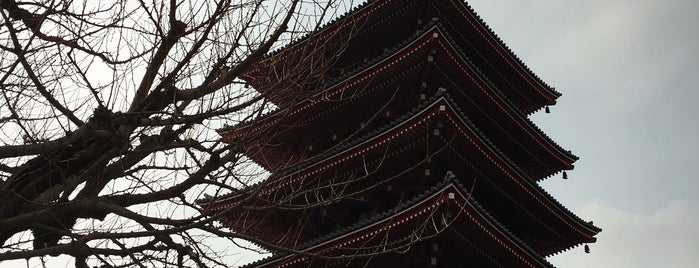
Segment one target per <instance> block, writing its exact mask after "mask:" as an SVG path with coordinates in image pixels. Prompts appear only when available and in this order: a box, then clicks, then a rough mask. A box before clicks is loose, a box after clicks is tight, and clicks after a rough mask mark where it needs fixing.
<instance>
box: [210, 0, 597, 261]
mask: <svg viewBox="0 0 699 268" xmlns="http://www.w3.org/2000/svg"><path fill="white" fill-rule="evenodd" d="M411 25H412V26H411ZM314 64H316V65H314ZM243 78H244V79H245V80H246V81H247V82H248V83H249V84H250V85H252V86H253V87H254V88H255V89H256V90H258V91H259V92H260V93H261V94H263V95H264V96H265V97H266V98H267V99H268V100H270V101H271V102H273V103H275V104H276V105H278V106H279V108H278V109H277V110H275V111H273V112H271V113H269V114H267V115H264V116H262V117H260V118H257V119H255V120H254V121H251V122H246V123H243V124H239V125H237V126H233V127H227V128H224V129H222V130H221V131H220V133H221V135H222V136H223V141H224V142H228V143H233V144H237V145H239V148H242V150H243V152H244V153H245V154H246V156H248V157H249V158H251V159H252V160H253V161H255V162H256V163H258V164H259V165H260V166H262V167H263V168H265V169H267V170H268V171H270V172H271V173H272V174H271V176H270V177H269V178H268V179H266V180H265V181H264V182H262V183H260V184H256V185H250V186H248V187H246V188H244V189H241V191H237V192H236V193H235V194H229V195H224V196H218V197H215V198H214V199H208V200H202V201H201V202H200V204H201V205H202V209H203V210H204V211H206V212H207V213H224V212H225V216H224V217H223V218H222V219H221V220H222V221H223V222H225V223H226V224H227V225H228V226H229V227H230V228H232V229H233V230H235V231H236V232H238V233H240V234H244V235H247V236H255V237H256V238H257V239H258V240H259V241H261V242H264V244H268V245H277V246H276V247H274V248H270V250H271V251H273V253H274V255H273V257H271V258H269V259H266V260H264V261H262V262H259V263H256V264H253V265H252V266H254V267H302V266H303V267H306V266H309V265H314V266H315V265H316V264H317V265H325V266H337V265H343V266H353V267H354V266H358V267H359V266H361V267H364V265H365V264H367V263H368V264H370V265H371V266H381V265H383V266H385V265H389V266H415V265H418V264H419V263H422V264H425V265H428V264H432V265H434V264H435V262H438V263H442V264H445V263H446V266H451V265H455V264H457V263H471V264H474V265H476V266H479V267H480V266H485V267H491V266H492V267H512V266H515V267H520V266H523V267H549V266H550V264H548V263H547V262H546V261H545V260H544V259H543V258H544V257H546V256H550V255H552V254H555V253H558V252H560V251H564V250H567V249H570V248H572V247H575V246H577V245H580V244H583V243H591V242H594V241H595V240H596V238H595V235H596V234H597V233H598V232H600V231H601V230H600V229H599V228H598V227H596V226H594V225H592V223H591V222H586V221H584V220H582V219H580V218H579V217H577V216H576V215H575V214H573V213H572V212H571V211H569V210H568V209H567V208H565V207H564V206H563V205H562V204H560V203H559V202H558V201H556V200H555V199H554V198H553V197H552V196H551V195H550V194H548V193H547V192H546V191H545V190H544V189H543V188H541V187H540V186H539V185H538V181H540V180H543V179H545V178H547V177H549V176H551V175H553V174H555V173H558V172H561V171H563V170H570V169H573V163H574V162H575V161H576V160H577V157H576V156H575V155H573V154H572V153H570V151H567V150H565V149H563V148H562V147H561V146H559V145H557V144H556V143H555V142H554V141H552V140H551V139H550V138H549V137H548V136H547V135H546V134H544V133H543V132H542V131H541V130H540V129H539V128H538V127H536V125H535V124H534V123H532V122H531V121H530V120H529V119H528V117H527V115H528V114H530V113H532V112H534V111H536V110H538V109H540V108H542V107H544V106H547V105H553V104H555V99H556V98H557V97H558V96H560V94H559V93H558V92H556V91H555V90H553V89H552V88H550V87H549V86H547V85H546V84H545V83H543V82H542V81H541V80H540V79H539V78H538V77H537V76H536V75H534V74H533V73H532V72H531V71H530V70H529V69H528V68H527V67H526V66H525V65H524V64H523V63H522V62H521V61H520V60H519V59H518V58H517V57H516V56H514V54H513V53H512V52H511V51H510V50H509V49H508V48H507V47H506V46H505V45H504V44H502V42H501V41H500V39H498V38H497V36H496V35H495V34H494V33H493V32H492V31H490V29H489V28H488V27H487V26H485V24H484V23H483V22H482V21H481V20H480V18H479V17H478V16H477V15H475V13H474V12H473V10H471V8H470V7H468V5H467V4H465V3H464V2H462V1H460V0H442V1H430V0H376V1H369V2H366V3H365V4H363V5H361V6H360V7H358V8H356V9H354V10H353V11H351V12H350V13H348V14H347V15H345V16H343V17H341V18H340V19H338V20H336V21H334V22H333V23H331V24H328V25H326V26H324V27H323V28H322V29H321V30H319V31H317V32H315V33H313V34H311V35H309V36H308V37H306V38H304V39H302V40H299V41H297V42H295V43H292V44H291V45H289V46H287V47H285V48H284V49H283V50H280V51H278V52H275V53H272V54H271V55H269V56H268V57H267V58H266V59H265V60H263V61H262V62H260V63H258V64H256V65H254V66H253V67H252V68H251V69H250V70H248V71H247V72H246V73H245V75H244V76H243ZM300 78H302V79H300ZM289 79H291V80H293V83H291V82H289ZM452 172H453V173H456V174H459V177H458V178H455V177H454V176H453V173H452ZM444 177H446V178H447V179H446V180H442V179H441V178H444ZM462 185H465V186H466V188H467V189H469V190H468V191H466V190H465V189H466V188H464V187H463V186H462ZM445 196H447V197H445ZM475 200H478V202H475ZM382 211H383V212H384V213H381V212H382ZM427 222H431V223H440V222H441V223H443V224H442V225H439V224H437V225H435V224H432V225H428V224H422V225H421V224H420V223H427ZM440 245H441V246H440ZM445 245H456V246H454V247H453V248H452V247H445ZM433 247H437V248H439V250H437V249H434V250H430V248H433ZM279 248H287V249H288V250H286V251H284V250H279ZM401 253H409V254H408V255H409V256H411V258H404V257H399V255H400V254H401ZM343 256H345V257H343ZM346 256H352V257H346Z"/></svg>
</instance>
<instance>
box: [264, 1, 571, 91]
mask: <svg viewBox="0 0 699 268" xmlns="http://www.w3.org/2000/svg"><path fill="white" fill-rule="evenodd" d="M379 1H381V0H367V1H365V2H364V3H362V4H360V5H358V6H356V7H354V8H353V9H352V10H350V11H349V12H347V13H345V14H343V15H341V16H339V17H337V18H335V19H333V20H331V21H329V22H328V23H326V24H324V25H323V26H321V27H320V28H319V29H318V30H316V31H314V32H311V33H309V34H307V35H306V36H303V37H301V38H298V39H296V40H294V41H292V42H290V43H289V44H287V45H285V46H282V47H280V48H278V49H276V50H275V51H273V52H271V53H268V55H267V57H272V56H274V55H277V54H280V53H281V52H283V51H284V50H286V49H288V48H290V47H293V46H296V45H298V44H300V43H303V42H305V41H306V40H308V39H309V38H310V37H311V36H314V35H315V34H318V33H320V32H322V31H324V30H325V29H326V28H329V27H330V26H332V25H334V24H335V23H338V22H339V21H342V20H344V19H345V18H347V17H349V16H351V15H354V14H356V13H358V12H360V10H362V9H364V8H367V7H369V6H371V5H372V4H374V3H376V2H379ZM431 1H435V0H431ZM460 2H461V3H462V4H463V5H464V7H466V9H467V10H468V11H469V12H470V13H471V14H473V16H474V17H475V18H476V19H477V20H478V22H479V23H480V24H481V25H483V28H485V29H486V30H487V31H488V33H489V34H490V35H491V36H493V37H494V38H495V40H496V41H497V43H498V44H499V45H500V46H501V47H502V48H503V49H505V51H507V53H508V54H510V55H511V56H512V58H513V59H515V61H517V63H518V64H519V65H520V66H522V67H523V68H524V69H525V70H526V71H527V72H528V73H529V74H530V75H531V76H532V77H534V78H535V79H536V80H537V82H539V83H540V84H541V85H543V86H544V87H545V88H546V89H548V90H550V91H551V92H553V93H554V94H555V95H556V96H561V93H560V92H558V91H556V90H555V89H554V88H553V87H551V86H549V85H548V84H547V83H546V82H544V81H543V80H542V79H541V78H540V77H539V76H538V75H536V74H535V73H534V72H533V71H532V70H531V69H530V68H529V67H528V66H527V65H526V64H525V63H524V61H522V60H521V59H520V58H519V57H518V56H517V55H516V54H515V53H514V51H512V49H511V48H510V47H509V46H507V44H505V42H504V41H503V40H502V39H501V38H500V36H498V35H497V34H496V33H495V31H494V30H493V29H492V28H490V26H488V24H486V23H485V21H484V20H483V19H482V18H481V16H480V15H478V13H476V11H475V10H474V9H473V8H472V7H471V6H470V5H469V4H468V3H467V2H466V1H464V0H462V1H460Z"/></svg>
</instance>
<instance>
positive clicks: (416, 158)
mask: <svg viewBox="0 0 699 268" xmlns="http://www.w3.org/2000/svg"><path fill="white" fill-rule="evenodd" d="M438 122H441V124H442V126H441V127H440V128H439V129H440V132H441V134H440V135H439V138H440V139H441V142H440V140H436V139H431V138H426V136H429V135H426V134H429V133H430V132H431V131H433V129H430V126H435V125H437V123H438ZM432 134H434V133H432ZM453 141H458V142H453ZM463 141H469V142H470V144H469V143H464V142H463ZM429 143H432V147H433V148H432V149H431V150H432V152H430V151H425V148H426V146H427V145H428V144H429ZM435 144H437V145H435ZM391 148H393V149H391ZM425 154H429V155H430V158H432V160H431V161H432V162H437V163H441V166H437V165H436V164H432V165H431V166H432V170H434V171H430V172H437V170H439V169H449V168H450V169H453V170H455V171H456V170H458V171H459V172H462V173H461V174H469V175H470V176H474V177H476V179H470V180H469V181H466V182H464V183H467V184H471V183H476V181H477V182H478V184H479V185H478V186H479V187H478V189H479V191H477V192H476V194H477V195H484V197H483V199H484V200H489V201H490V200H492V202H490V203H487V204H498V209H497V210H495V211H494V212H493V213H494V214H495V215H498V216H500V217H501V219H502V220H503V221H506V222H508V223H512V224H516V223H517V222H520V221H522V219H523V218H529V219H530V220H529V221H528V222H529V223H528V224H519V227H518V231H519V232H521V233H522V234H523V236H526V235H528V234H534V233H538V235H537V237H539V238H540V239H539V241H534V240H532V241H530V243H532V244H533V243H540V244H541V245H536V246H535V247H537V248H540V252H541V253H542V255H549V254H552V253H555V252H557V251H560V250H563V249H566V248H569V247H571V246H574V245H577V244H580V243H585V242H594V241H595V239H594V235H595V234H596V233H597V232H599V229H598V228H597V227H595V226H593V225H591V224H589V223H587V222H585V221H583V220H581V219H580V218H578V217H577V216H575V215H574V214H573V213H572V212H570V211H569V210H568V209H566V208H565V207H563V206H562V205H561V204H560V203H558V202H557V201H556V200H555V199H554V198H553V197H552V196H551V195H549V194H548V193H547V192H546V191H545V190H544V189H542V188H541V187H540V186H539V185H538V184H537V183H536V182H535V181H534V179H532V178H530V177H529V176H528V175H527V174H526V173H525V172H523V171H522V170H521V169H520V168H519V167H517V165H516V164H515V163H514V162H512V161H511V160H510V159H509V158H508V157H507V156H506V155H505V154H503V153H502V152H501V151H500V150H498V149H497V147H496V146H494V145H493V144H492V143H491V142H490V141H489V140H488V138H487V136H485V135H484V134H483V133H482V132H481V131H480V130H479V129H478V128H477V127H476V126H475V125H474V124H473V123H472V122H471V121H470V120H469V119H468V118H467V117H466V116H465V115H464V114H463V113H462V111H461V109H460V108H459V107H458V106H457V104H456V103H455V101H454V100H453V99H452V98H451V97H449V95H448V94H447V93H446V90H440V91H439V92H438V93H437V94H436V95H435V96H434V97H432V98H430V99H428V100H426V101H424V102H423V104H422V105H419V106H418V107H416V108H415V109H413V111H411V112H409V113H406V114H404V115H403V116H401V117H399V118H396V119H394V120H393V121H392V122H390V123H388V124H386V125H384V126H381V127H377V128H375V129H374V130H373V131H371V132H369V133H366V134H364V135H363V137H360V138H357V139H355V140H352V141H350V142H347V143H344V144H342V145H340V146H337V147H335V148H333V149H332V150H329V151H326V152H325V153H322V154H320V155H317V156H315V157H313V158H311V159H308V160H306V161H303V162H301V163H299V164H297V165H295V166H292V167H290V168H287V169H284V170H281V171H279V172H277V173H274V174H273V175H272V177H271V178H270V179H269V180H268V181H266V182H265V183H264V184H263V187H265V189H264V190H259V191H255V192H256V193H257V194H259V193H260V192H263V193H268V194H269V195H270V196H289V195H291V194H290V193H291V192H292V190H289V189H286V188H298V187H299V185H300V184H304V185H311V186H313V187H318V188H322V187H323V186H322V185H323V181H322V180H323V179H325V180H327V179H328V178H327V177H328V176H329V175H327V174H332V182H333V183H335V184H338V183H344V182H347V183H352V184H355V187H351V188H350V189H355V188H356V190H355V191H357V192H359V191H363V190H364V189H366V188H368V187H376V185H378V184H385V185H390V184H396V183H398V184H400V183H399V182H400V181H401V180H407V179H404V178H395V177H400V176H402V177H405V175H400V174H401V173H402V172H404V171H405V170H408V169H410V168H411V167H415V166H418V165H422V166H424V165H425V163H424V162H425V157H424V155H425ZM465 155H469V157H465ZM385 159H392V160H391V161H390V162H387V161H385ZM396 162H398V163H400V164H396ZM452 162H453V164H451V163H452ZM464 164H466V165H464ZM366 168H369V169H372V170H373V172H374V174H373V175H372V176H356V175H353V174H358V173H361V170H362V169H366ZM418 172H423V170H419V171H418ZM386 178H390V179H386ZM270 181H271V182H270ZM395 181H398V182H395ZM309 187H310V186H309ZM396 187H398V186H396ZM402 188H406V187H405V186H403V187H402ZM244 198H247V197H246V196H233V197H230V198H227V197H221V198H219V202H218V203H217V204H215V205H213V206H211V207H210V209H212V210H218V209H222V208H225V207H229V206H233V205H237V204H238V203H237V202H238V201H237V200H238V199H244ZM268 199H275V198H272V197H269V198H268ZM304 200H306V199H304ZM503 200H507V202H503ZM524 204H527V205H526V206H525V205H524ZM290 205H291V204H290ZM295 205H296V206H301V204H295ZM242 217H244V218H246V219H247V221H248V222H249V221H250V219H251V218H255V217H251V216H250V215H248V214H244V216H242ZM258 217H261V218H262V217H267V216H266V215H265V216H258ZM281 223H282V225H284V224H285V223H283V222H281ZM278 228H279V229H285V227H283V226H281V227H278ZM270 235H273V236H274V235H275V234H273V233H270ZM311 237H312V236H311ZM541 237H544V238H543V239H541ZM564 237H565V238H566V239H564ZM307 239H308V238H307ZM301 240H303V239H301ZM558 240H562V241H558ZM295 241H296V240H295ZM553 241H558V242H553Z"/></svg>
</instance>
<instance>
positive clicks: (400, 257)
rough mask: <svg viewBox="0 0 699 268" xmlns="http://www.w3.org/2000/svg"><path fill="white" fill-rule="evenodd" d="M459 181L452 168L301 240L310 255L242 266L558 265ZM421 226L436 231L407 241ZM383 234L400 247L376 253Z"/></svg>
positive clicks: (301, 249)
mask: <svg viewBox="0 0 699 268" xmlns="http://www.w3.org/2000/svg"><path fill="white" fill-rule="evenodd" d="M460 181H461V180H458V179H456V177H455V176H454V174H453V173H451V172H448V173H447V175H446V176H445V177H444V179H443V180H442V181H441V182H437V183H436V184H435V185H434V186H433V187H431V188H430V189H428V190H427V191H425V192H423V193H421V194H419V195H417V196H415V197H414V198H413V199H411V200H408V201H405V202H402V203H400V204H398V205H397V206H396V207H394V208H391V209H390V210H387V211H384V212H383V213H380V214H376V215H374V216H372V217H370V218H367V219H363V220H361V221H359V222H357V223H355V224H353V225H352V226H348V227H345V228H342V229H338V230H335V231H333V232H332V233H329V234H327V235H325V236H323V237H320V238H317V239H314V240H313V241H310V242H308V243H305V244H303V245H300V246H298V248H297V249H296V250H297V251H299V252H307V253H308V255H302V254H278V255H273V256H271V257H268V258H266V259H262V260H259V261H257V262H255V263H251V264H248V265H245V266H243V267H244V268H252V267H308V266H309V265H315V266H321V265H330V266H340V265H341V266H349V267H365V265H367V263H369V264H370V265H371V266H381V265H389V266H388V267H414V266H417V265H419V264H422V265H426V264H437V263H440V262H442V261H444V260H443V259H448V261H449V262H451V263H469V264H471V265H473V266H477V267H483V266H498V267H553V266H552V265H551V264H550V263H549V262H547V261H546V260H545V259H544V258H542V257H541V256H540V255H539V254H538V253H537V252H535V251H534V250H533V249H532V248H530V247H529V246H528V245H527V244H526V243H525V242H523V241H522V240H521V239H519V238H518V237H517V236H516V235H515V234H513V233H512V232H510V231H509V230H508V229H507V228H506V227H505V226H503V225H502V224H500V223H499V222H498V220H497V219H495V218H494V217H493V216H491V215H490V214H489V213H488V211H487V210H486V209H484V208H483V207H482V206H481V205H480V204H479V203H478V202H477V201H476V199H475V198H474V197H473V195H472V193H469V192H468V190H467V189H466V187H464V186H463V185H462V184H461V182H460ZM415 226H420V228H417V229H416V228H415ZM416 232H417V233H420V236H423V235H424V234H428V235H429V236H431V237H430V238H428V239H425V240H424V241H421V242H422V243H420V244H419V245H420V246H421V247H418V246H412V247H411V246H405V245H412V243H415V242H416V241H413V240H415V239H416V235H415V233H416ZM382 239H388V240H390V241H392V242H393V244H392V246H394V247H395V248H393V249H392V251H391V253H388V254H381V255H375V254H374V253H375V252H374V251H381V250H376V249H372V248H371V247H369V248H367V247H366V245H376V246H382V245H383V243H382V242H381V241H378V242H377V241H372V240H382ZM401 241H409V242H410V243H408V242H405V243H402V242H401ZM358 244H361V245H363V246H357V245H358ZM456 245H459V246H456ZM464 245H465V246H464ZM424 246H427V247H428V250H427V251H428V252H427V253H425V252H421V250H422V248H423V247H424ZM358 249H360V250H359V251H358ZM493 251H496V253H493ZM465 252H468V254H464V253H465ZM314 255H321V256H326V257H327V258H326V259H320V260H318V259H315V258H313V257H312V256H314ZM415 255H417V258H416V257H415ZM342 256H363V257H360V258H343V257H342ZM503 256H506V257H504V258H503ZM425 257H426V258H425ZM425 260H427V262H428V263H425V262H424V261H425ZM421 262H422V263H421Z"/></svg>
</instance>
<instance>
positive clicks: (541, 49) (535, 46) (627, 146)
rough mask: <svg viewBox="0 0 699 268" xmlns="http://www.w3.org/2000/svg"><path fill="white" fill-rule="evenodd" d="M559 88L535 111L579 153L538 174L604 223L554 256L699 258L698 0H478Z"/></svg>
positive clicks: (642, 262)
mask: <svg viewBox="0 0 699 268" xmlns="http://www.w3.org/2000/svg"><path fill="white" fill-rule="evenodd" d="M469 3H470V4H471V6H472V7H473V8H474V9H475V10H476V12H477V13H478V14H479V15H481V17H483V19H484V20H485V21H486V23H487V24H488V25H490V26H491V28H493V29H494V31H495V32H496V33H498V35H499V36H500V37H501V38H502V39H503V40H504V41H505V43H507V44H508V45H509V47H510V48H511V49H512V50H513V51H514V52H515V53H516V54H517V55H518V56H519V57H520V58H522V59H523V61H524V62H526V63H527V65H528V66H529V67H530V68H531V69H532V70H534V72H535V73H536V74H538V75H539V76H540V77H541V78H542V79H543V80H544V81H546V82H547V83H549V84H550V85H551V86H554V87H556V89H557V90H558V91H560V92H562V93H563V96H562V97H561V98H559V101H558V104H557V105H555V106H553V107H551V114H544V113H543V112H542V113H540V114H536V115H534V116H533V117H532V119H533V121H534V122H535V123H536V124H537V125H539V126H540V127H541V128H542V129H543V130H544V131H545V132H546V133H548V134H549V136H551V137H552V138H553V140H555V141H556V142H558V143H559V144H560V145H562V146H563V147H564V148H566V149H570V150H572V151H573V153H575V154H576V155H578V156H579V157H580V160H579V161H578V162H577V163H576V167H575V169H574V170H573V171H570V172H568V174H569V177H570V179H568V180H562V179H561V178H560V176H558V177H553V178H550V179H548V180H547V181H545V182H544V183H542V185H543V186H544V188H546V189H547V190H548V191H549V192H550V193H551V194H552V195H553V196H555V197H556V198H557V199H558V200H559V201H561V202H562V203H563V204H565V205H566V206H567V207H568V208H570V209H571V210H573V211H574V212H576V213H577V214H578V215H580V216H581V217H583V218H584V219H586V220H593V221H594V223H595V224H596V225H597V226H599V227H601V228H602V229H603V231H602V233H600V234H599V235H598V242H597V243H595V244H591V245H590V247H591V250H592V252H591V254H585V253H584V252H583V249H582V247H578V248H575V249H573V250H571V251H569V252H565V253H562V254H559V255H557V256H555V257H552V258H550V261H551V262H552V263H553V264H554V265H556V266H558V267H619V268H623V267H699V197H698V196H697V194H699V179H698V178H699V162H698V160H699V123H698V120H697V119H696V116H697V115H698V114H699V108H697V107H699V103H698V101H699V90H697V89H696V87H697V86H696V85H699V53H698V52H697V51H696V50H697V49H699V1H696V0H668V1H649V0H613V1H609V0H586V1H572V0H565V1H561V0H533V1H521V0H471V1H469Z"/></svg>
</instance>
